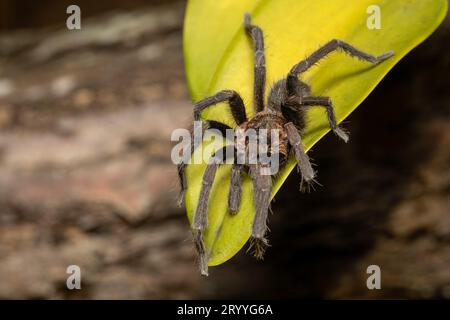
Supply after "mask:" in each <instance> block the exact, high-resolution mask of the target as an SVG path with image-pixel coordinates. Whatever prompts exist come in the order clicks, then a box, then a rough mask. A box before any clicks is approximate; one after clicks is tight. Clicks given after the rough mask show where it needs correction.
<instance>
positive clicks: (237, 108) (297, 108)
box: [179, 14, 394, 275]
mask: <svg viewBox="0 0 450 320" xmlns="http://www.w3.org/2000/svg"><path fill="white" fill-rule="evenodd" d="M244 28H245V30H246V32H247V34H248V35H249V36H250V37H251V39H252V42H253V46H254V91H253V95H254V111H255V114H254V116H253V117H251V118H250V119H247V116H246V113H245V106H244V103H243V101H242V98H241V97H240V96H239V94H238V93H237V92H236V91H233V90H223V91H220V92H218V93H216V94H215V95H214V96H211V97H208V98H205V99H203V100H201V101H199V102H197V103H195V106H194V119H195V120H200V114H201V112H202V111H203V110H205V109H206V108H208V107H210V106H212V105H215V104H217V103H220V102H228V104H229V107H230V109H231V114H232V116H233V119H234V121H235V122H236V124H237V128H240V129H243V130H248V129H249V128H253V129H256V130H260V129H268V130H270V129H277V130H278V132H279V145H278V146H277V147H278V150H279V153H278V155H279V157H280V166H282V165H284V164H285V163H286V160H287V159H288V156H289V154H290V152H292V151H293V153H294V156H295V158H296V160H297V163H298V169H299V171H300V174H301V178H302V181H304V182H306V183H308V182H311V181H313V179H314V177H315V174H316V173H315V171H314V170H313V168H312V166H311V163H310V161H309V158H308V156H307V154H306V153H305V151H304V148H303V146H302V139H301V137H302V134H303V131H304V129H305V125H306V111H307V109H308V108H309V107H312V106H321V107H324V108H325V110H326V113H327V117H328V122H329V125H330V127H331V130H332V131H333V132H334V133H335V134H336V135H337V136H338V137H339V138H340V139H342V140H343V141H344V142H347V141H348V139H349V137H348V134H347V133H346V132H345V131H344V130H343V129H342V128H341V127H339V126H338V124H337V123H336V118H335V115H334V111H333V105H332V102H331V99H330V98H329V97H322V96H312V95H311V89H310V87H309V86H308V85H307V84H306V83H305V82H303V81H301V80H299V75H301V74H302V73H303V72H305V71H307V70H308V69H309V68H310V67H312V66H314V65H315V64H316V63H317V62H318V61H319V60H321V59H322V58H324V57H325V56H327V55H328V54H330V53H331V52H333V51H336V50H338V49H341V50H342V51H344V52H345V53H347V54H349V55H350V56H352V57H356V58H359V59H361V60H364V61H368V62H371V63H373V64H377V63H379V62H381V61H383V60H385V59H387V58H389V57H391V56H392V55H393V54H394V52H393V51H389V52H386V53H384V54H382V55H380V56H378V57H376V56H372V55H370V54H367V53H364V52H362V51H360V50H358V49H356V48H355V47H353V46H352V45H350V44H348V43H346V42H343V41H341V40H337V39H334V40H331V41H329V42H328V43H326V44H325V45H324V46H322V47H320V48H319V49H318V50H316V51H315V52H314V53H313V54H311V55H310V56H309V57H307V58H306V59H305V60H302V61H300V62H299V63H298V64H296V65H294V66H293V67H292V69H291V70H290V71H289V73H288V74H287V76H286V78H284V79H281V80H279V81H278V82H276V83H275V85H274V86H273V87H272V89H271V90H270V93H269V96H268V100H267V104H266V105H265V103H264V97H265V95H264V90H265V82H266V67H265V52H264V38H263V32H262V30H261V28H259V27H258V26H256V25H252V24H251V18H250V15H249V14H246V15H245V17H244ZM266 106H267V107H266ZM204 124H205V126H204V127H203V130H207V129H212V128H213V129H218V130H219V131H220V132H224V131H225V130H226V129H232V128H230V127H229V126H227V125H225V124H223V123H220V122H217V121H211V120H206V121H205V122H204ZM269 144H270V142H269ZM272 147H273V146H270V145H269V152H270V150H271V148H272ZM225 148H228V146H227V147H224V149H225ZM192 152H193V146H192V145H191V154H192ZM217 154H219V153H218V152H217V153H216V154H214V155H213V156H212V157H211V159H210V161H209V163H208V165H207V167H206V170H205V172H204V175H203V183H202V187H201V191H200V197H199V200H198V206H197V208H196V212H195V216H194V222H193V232H194V241H195V245H196V248H197V251H198V253H199V255H200V268H201V273H202V274H204V275H207V274H208V253H207V252H206V250H205V246H204V243H203V231H204V229H205V228H206V226H207V208H208V199H209V193H210V190H211V187H212V184H213V182H214V177H215V174H216V170H217V168H218V166H219V161H214V160H215V158H216V157H217ZM185 165H186V164H185V163H181V164H180V165H179V177H180V184H181V199H183V196H184V192H185V190H186V188H187V185H186V178H185V172H184V169H185ZM262 166H264V164H261V163H256V164H252V165H247V164H244V165H243V164H239V163H237V162H235V163H234V164H233V165H232V169H231V185H230V191H229V194H228V208H229V211H230V213H231V214H235V213H236V212H237V211H238V209H239V204H240V197H241V181H242V175H243V174H244V171H246V172H248V173H249V175H250V176H251V178H252V181H253V193H254V202H255V209H256V213H255V217H254V221H253V227H252V238H253V241H254V244H255V255H256V257H257V258H261V257H262V255H263V253H264V248H265V246H267V240H266V239H265V234H266V231H267V224H266V221H267V216H268V211H269V206H270V194H271V189H272V176H271V175H267V174H266V175H263V174H261V173H260V171H259V170H258V169H260V167H262Z"/></svg>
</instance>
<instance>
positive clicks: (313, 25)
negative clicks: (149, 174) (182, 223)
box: [184, 0, 447, 266]
mask: <svg viewBox="0 0 450 320" xmlns="http://www.w3.org/2000/svg"><path fill="white" fill-rule="evenodd" d="M373 5H376V6H378V7H376V8H379V9H380V10H379V13H380V17H379V18H380V21H381V26H380V27H381V28H380V29H372V28H369V27H368V19H373V18H374V16H373V15H374V14H377V12H376V10H375V11H371V9H370V8H374V7H373ZM371 6H372V7H371ZM446 11H447V0H379V1H375V3H374V1H373V0H334V1H328V0H271V1H270V0H259V1H250V0H223V1H209V0H190V1H189V3H188V6H187V11H186V19H185V28H184V53H185V64H186V71H187V77H188V82H189V87H190V91H191V95H192V98H193V100H194V101H197V100H200V99H202V98H205V97H207V96H210V95H212V94H214V93H216V92H217V91H220V90H223V89H232V90H236V91H237V92H239V94H240V95H241V96H242V98H243V99H244V102H245V104H246V112H247V115H248V116H251V115H252V113H253V110H252V106H253V95H252V90H253V51H252V44H251V41H250V40H249V39H248V37H247V35H246V34H245V32H244V29H243V17H244V13H245V12H249V13H250V14H251V15H252V22H253V23H254V24H256V25H259V26H260V27H261V28H262V29H263V31H264V35H265V42H266V66H267V88H266V93H267V92H268V91H269V89H270V86H271V85H272V84H273V83H275V82H276V81H277V80H279V79H281V78H283V77H285V76H286V74H287V72H288V71H289V70H290V68H291V67H292V66H293V65H294V64H296V63H298V62H299V61H300V60H302V59H304V58H305V57H307V56H308V54H310V53H312V52H313V51H314V50H316V49H317V48H319V47H320V46H321V45H323V44H325V43H326V42H328V41H329V40H331V39H335V38H336V39H341V40H344V41H346V42H348V43H350V44H352V45H354V46H356V47H357V48H359V49H361V50H363V51H365V52H368V53H371V54H374V55H379V54H381V53H384V52H387V51H389V50H393V51H394V52H395V55H394V56H393V57H392V58H390V59H389V60H386V61H385V62H383V63H381V64H379V65H377V66H372V65H371V64H369V63H366V62H362V61H359V60H357V59H352V58H350V57H349V56H348V55H345V54H343V53H340V52H336V53H333V54H331V55H330V56H329V57H328V58H327V59H325V60H323V61H321V63H320V64H319V65H318V66H317V67H314V68H312V69H311V70H309V71H308V72H307V73H305V74H304V75H303V78H302V79H303V80H305V81H306V82H307V83H308V84H310V85H311V89H312V91H313V94H314V95H320V96H329V97H331V99H332V100H333V103H334V106H335V112H336V116H337V119H338V121H339V122H341V121H342V120H343V119H345V118H346V117H347V116H348V115H349V114H350V113H351V112H352V111H353V110H354V109H355V108H356V107H357V106H358V105H359V104H360V103H361V102H362V101H363V100H364V99H365V98H366V97H367V96H368V95H369V93H370V92H371V91H372V90H373V89H374V88H375V86H376V85H377V84H378V83H379V82H380V81H381V79H382V78H383V77H384V76H385V75H386V73H387V72H388V71H389V70H390V69H391V68H392V67H393V66H394V65H395V64H396V63H397V62H398V61H399V60H400V59H402V58H403V57H404V56H405V55H406V54H407V53H408V52H409V51H410V50H412V49H413V48H414V47H416V46H417V45H418V44H420V43H421V42H422V41H423V40H425V39H426V38H427V37H428V36H429V35H430V34H431V33H432V32H433V31H434V30H435V29H436V28H437V27H438V25H439V24H440V23H441V21H442V20H443V19H444V17H445V14H446ZM375 18H376V17H375ZM386 103H389V101H386ZM392 107H395V106H392ZM202 116H203V118H204V119H211V120H217V121H221V122H224V123H226V124H228V125H230V126H232V127H235V126H236V125H235V124H234V122H233V120H232V118H231V115H230V112H229V108H227V107H226V105H225V104H218V105H216V106H214V107H211V108H209V109H208V110H205V111H204V112H203V115H202ZM308 119H309V121H308V126H307V129H306V132H305V134H304V136H303V142H304V144H305V147H306V149H309V148H311V147H312V146H313V145H314V144H315V143H316V142H317V141H318V140H319V139H320V138H322V137H323V136H324V135H325V134H326V133H327V132H328V131H329V127H328V122H327V119H326V115H325V113H324V112H323V111H322V110H319V109H311V110H310V112H309V113H308ZM336 143H339V142H338V141H337V142H336ZM221 145H222V142H219V141H213V142H209V141H205V142H204V143H203V146H204V147H206V146H209V147H211V146H214V147H215V148H218V147H220V146H221ZM196 152H200V150H197V151H196ZM197 156H198V155H197ZM294 167H295V162H294V160H293V159H290V161H289V162H288V164H287V165H286V166H285V167H284V168H283V169H282V171H281V173H280V174H279V175H278V177H277V178H276V179H275V181H274V188H273V194H272V196H274V195H275V193H276V192H277V191H278V190H279V188H280V187H281V185H282V184H283V182H284V181H285V179H286V178H287V176H288V175H289V173H290V172H291V171H292V169H293V168H294ZM204 170H205V164H198V165H197V164H195V165H194V164H193V165H189V166H188V167H187V172H186V173H187V181H188V190H187V193H186V209H187V213H188V218H189V220H190V221H191V222H192V219H193V215H194V212H195V208H196V207H197V202H198V197H199V193H200V187H201V185H202V176H203V172H204ZM319 173H320V168H319ZM229 186H230V166H229V165H228V166H227V165H224V166H221V167H220V169H219V170H218V172H217V176H216V179H215V182H214V184H213V187H212V190H211V195H210V200H209V207H208V228H207V229H206V231H205V235H204V241H205V246H206V248H207V250H208V251H209V252H210V258H209V265H211V266H214V265H218V264H221V263H223V262H225V261H227V260H228V259H230V258H231V257H232V256H234V255H235V254H236V253H237V252H238V251H239V250H240V249H241V248H242V247H243V246H244V244H245V243H246V242H247V240H248V239H249V237H250V235H251V226H252V221H253V216H254V204H253V196H252V183H251V180H250V179H249V178H248V177H246V178H245V179H244V183H243V187H242V189H243V193H242V203H241V207H240V210H239V212H238V213H237V214H236V215H230V214H229V213H228V209H227V196H228V192H229Z"/></svg>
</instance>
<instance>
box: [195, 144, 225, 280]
mask: <svg viewBox="0 0 450 320" xmlns="http://www.w3.org/2000/svg"><path fill="white" fill-rule="evenodd" d="M228 148H233V149H234V146H225V147H223V148H221V149H219V150H217V151H216V152H215V153H214V155H212V156H211V157H210V159H209V161H208V164H207V166H206V170H205V173H204V174H203V178H202V187H201V189H200V196H199V199H198V203H197V208H196V210H195V214H194V223H193V226H192V227H193V229H194V241H195V246H196V248H197V251H198V254H199V256H200V271H201V273H202V275H208V256H209V254H208V252H206V249H205V244H204V242H203V231H204V230H205V228H206V227H207V225H208V202H209V194H210V192H211V188H212V185H213V183H214V178H215V176H216V172H217V168H218V167H219V165H220V164H222V163H223V160H224V159H226V156H227V155H229V153H228V152H227V149H228ZM232 154H234V152H233V153H232ZM219 156H220V157H219Z"/></svg>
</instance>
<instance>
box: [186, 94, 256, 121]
mask: <svg viewBox="0 0 450 320" xmlns="http://www.w3.org/2000/svg"><path fill="white" fill-rule="evenodd" d="M225 101H227V102H228V104H229V106H230V109H231V114H232V116H233V119H234V121H235V122H236V123H237V124H238V125H240V124H242V123H244V122H246V121H247V116H246V114H245V106H244V102H243V101H242V98H241V96H240V95H239V94H238V93H237V92H236V91H233V90H222V91H219V92H217V93H216V94H215V95H213V96H211V97H207V98H205V99H203V100H200V101H198V102H196V103H195V105H194V120H196V121H199V120H200V114H201V112H202V111H203V110H205V109H206V108H208V107H210V106H212V105H215V104H217V103H220V102H225Z"/></svg>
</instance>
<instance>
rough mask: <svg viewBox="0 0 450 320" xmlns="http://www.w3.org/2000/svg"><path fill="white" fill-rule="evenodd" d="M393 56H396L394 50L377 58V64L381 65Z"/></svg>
mask: <svg viewBox="0 0 450 320" xmlns="http://www.w3.org/2000/svg"><path fill="white" fill-rule="evenodd" d="M393 55H394V51H393V50H390V51H388V52H386V53H383V54H382V55H381V56H378V57H377V63H380V62H382V61H384V60H386V59H389V58H390V57H392V56H393Z"/></svg>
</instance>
